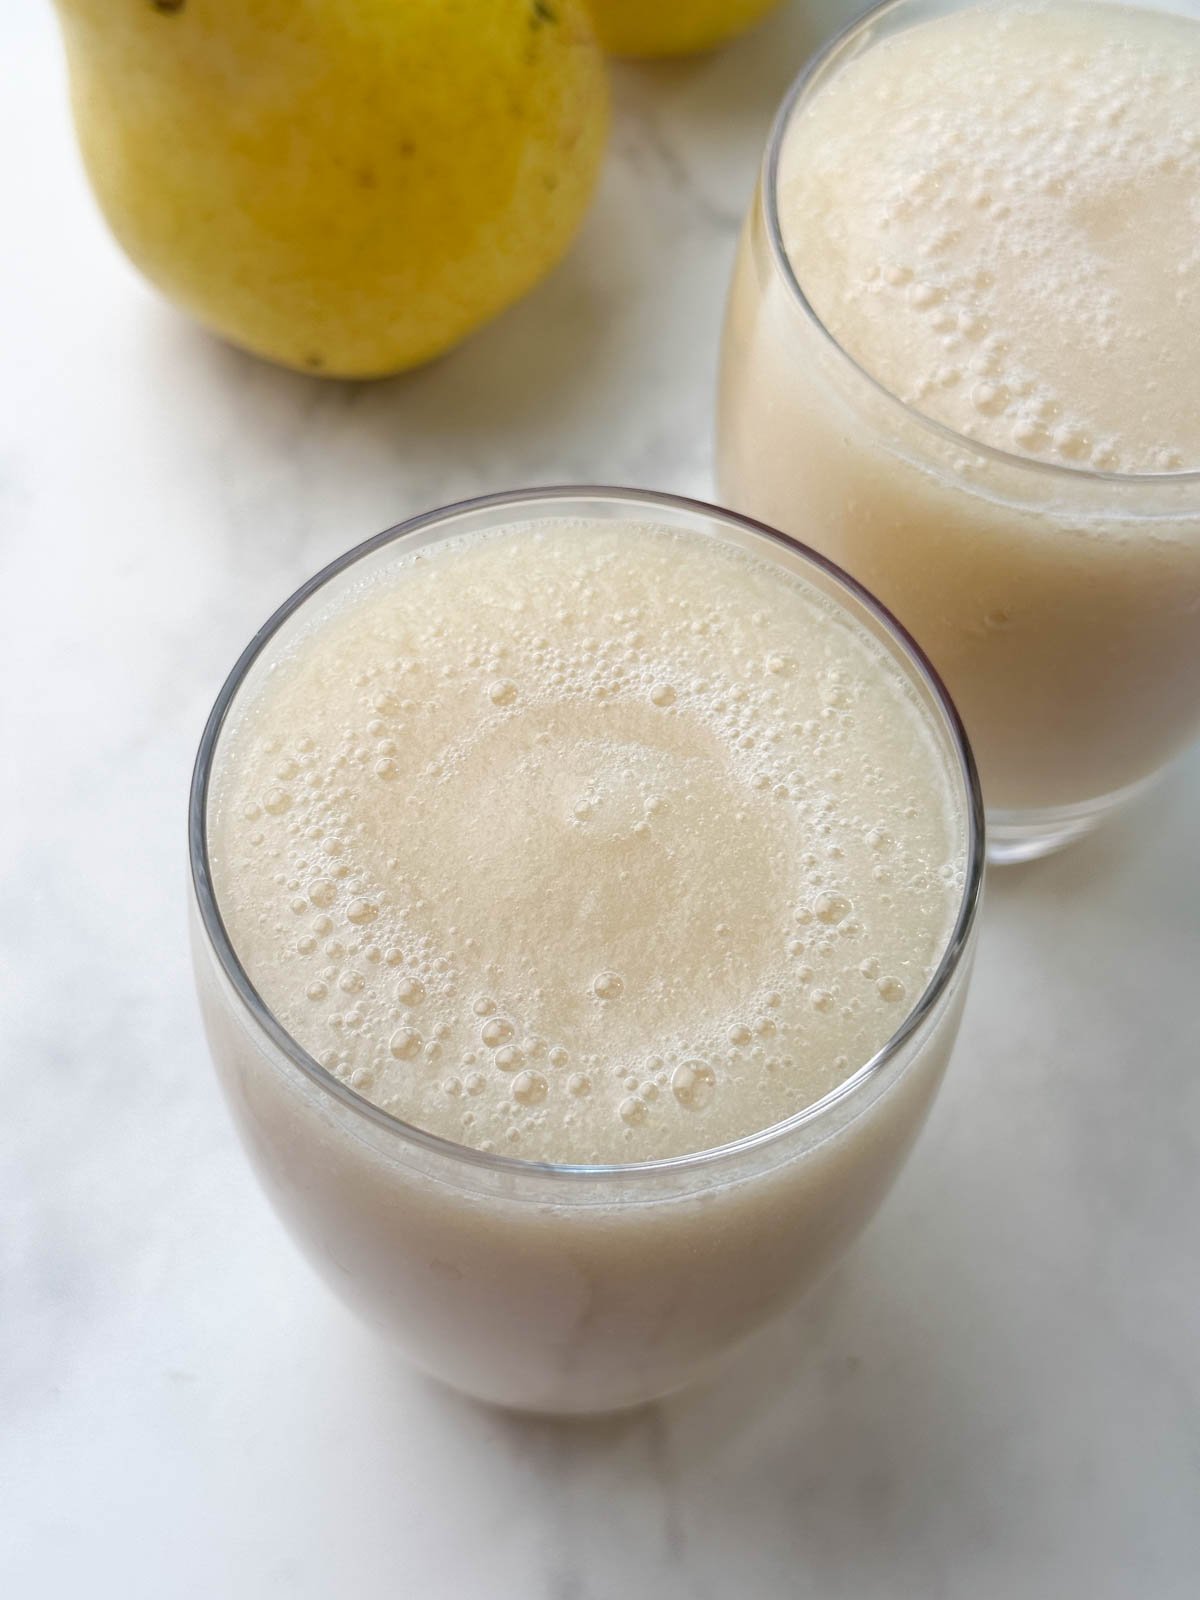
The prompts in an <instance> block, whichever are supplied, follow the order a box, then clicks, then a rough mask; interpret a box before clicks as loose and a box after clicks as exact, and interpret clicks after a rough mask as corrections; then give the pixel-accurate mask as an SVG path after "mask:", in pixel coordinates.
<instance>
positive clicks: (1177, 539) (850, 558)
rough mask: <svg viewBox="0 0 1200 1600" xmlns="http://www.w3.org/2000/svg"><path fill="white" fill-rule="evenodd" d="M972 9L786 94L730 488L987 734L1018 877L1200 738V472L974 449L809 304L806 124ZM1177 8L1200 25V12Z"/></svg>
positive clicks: (738, 281) (754, 235)
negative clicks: (885, 56) (799, 204)
mask: <svg viewBox="0 0 1200 1600" xmlns="http://www.w3.org/2000/svg"><path fill="white" fill-rule="evenodd" d="M1086 3H1090V4H1094V5H1101V4H1103V3H1104V0H1086ZM964 9H966V5H965V4H963V5H955V4H953V3H950V4H947V3H946V0H886V3H885V4H882V5H879V6H877V7H875V9H873V10H872V11H869V12H868V13H867V14H866V15H865V16H864V17H862V18H861V19H860V20H859V21H857V22H855V23H853V24H852V25H851V26H850V27H848V28H847V29H846V30H845V31H844V32H843V33H841V34H840V35H839V36H838V37H836V38H835V39H834V40H832V42H831V43H829V44H828V45H827V46H826V47H825V48H824V49H823V50H821V51H820V52H819V53H818V54H817V55H816V56H815V57H814V58H813V59H812V60H811V61H810V62H809V63H808V65H807V66H806V67H805V68H804V70H803V71H802V72H801V74H800V76H799V78H798V79H797V80H796V82H795V83H794V85H793V86H792V89H791V91H790V92H789V94H788V95H787V97H786V98H785V100H784V102H783V105H782V107H781V109H780V111H779V114H778V116H777V118H776V120H775V124H774V128H773V130H772V132H771V135H770V139H769V141H768V144H767V149H766V154H765V157H764V160H763V164H762V169H761V174H760V179H759V182H758V186H757V189H756V192H755V194H754V197H753V199H752V201H751V204H750V210H749V213H748V216H747V219H746V223H745V227H744V229H743V233H742V239H741V244H740V248H739V254H738V259H737V263H736V266H735V269H734V276H733V281H732V284H731V288H730V294H729V302H728V309H727V313H726V322H725V330H724V339H723V344H722V355H721V375H720V382H719V392H718V404H717V482H718V492H719V494H720V497H721V498H722V500H724V501H725V502H726V503H727V504H729V505H731V506H736V507H737V508H738V509H739V510H742V511H745V512H747V513H749V514H750V515H752V516H755V517H759V518H761V519H762V520H763V521H765V522H769V523H771V524H773V525H774V526H776V527H780V528H784V529H786V530H787V531H788V532H790V533H792V534H795V535H796V536H797V537H798V538H802V539H804V540H805V541H806V542H807V543H808V544H810V545H811V546H812V547H813V548H814V549H817V550H820V551H821V552H822V553H823V554H825V555H828V556H830V557H831V558H832V559H833V560H835V561H837V562H838V563H839V564H840V565H841V566H843V567H844V568H845V569H846V570H847V571H848V572H851V573H853V574H854V576H855V577H856V578H857V579H858V580H859V581H860V582H861V583H863V584H865V585H866V586H867V588H868V589H870V590H871V592H872V593H873V594H875V595H877V596H878V597H879V599H881V600H882V601H883V602H884V604H885V605H887V606H888V607H889V608H890V610H891V611H893V612H894V614H895V615H896V616H897V617H899V618H900V620H901V621H902V622H903V623H904V625H905V626H906V627H907V628H909V629H910V630H911V632H912V633H913V635H914V636H915V637H916V639H917V640H918V641H919V642H920V644H921V645H922V647H923V648H924V649H925V651H926V652H927V653H928V655H929V658H930V660H931V661H932V662H933V663H934V665H935V666H936V668H937V670H938V672H939V673H940V674H941V676H942V679H943V680H944V682H945V683H946V685H947V687H948V688H949V690H950V693H951V694H952V696H953V697H954V701H955V703H956V705H957V706H958V709H959V711H960V712H961V713H962V716H963V719H964V721H965V723H966V726H967V729H968V730H969V732H970V735H971V741H972V744H973V747H974V750H975V755H976V758H977V760H978V762H979V770H980V775H981V780H982V784H983V792H984V799H985V802H986V805H987V818H988V845H989V854H990V856H991V859H993V860H995V861H1014V860H1027V859H1030V858H1032V857H1035V856H1039V855H1043V854H1045V853H1046V852H1047V851H1050V850H1053V849H1056V848H1058V847H1059V846H1061V845H1064V844H1066V843H1068V842H1069V841H1071V840H1072V839H1075V838H1077V837H1079V836H1080V835H1082V834H1084V833H1087V832H1088V831H1090V830H1091V829H1092V828H1094V827H1095V826H1096V825H1097V824H1098V823H1099V822H1101V821H1102V820H1103V819H1104V818H1105V817H1106V816H1108V815H1109V814H1110V813H1111V812H1113V811H1115V810H1116V809H1117V808H1118V807H1119V806H1121V805H1123V804H1124V803H1125V802H1126V801H1128V800H1129V799H1131V798H1132V797H1133V796H1135V795H1136V794H1138V793H1139V792H1140V791H1141V790H1142V789H1144V788H1145V787H1146V786H1147V785H1148V784H1149V783H1150V782H1152V781H1153V779H1154V778H1155V776H1156V775H1157V774H1158V773H1159V772H1160V770H1161V769H1162V768H1163V766H1164V765H1165V764H1166V763H1167V762H1168V761H1169V760H1170V759H1171V757H1172V756H1174V755H1175V754H1176V753H1178V752H1179V751H1180V750H1182V749H1183V748H1184V747H1185V746H1186V745H1187V744H1188V743H1189V742H1190V741H1191V740H1192V739H1193V737H1194V736H1195V733H1196V730H1197V725H1198V723H1200V472H1194V471H1164V472H1158V473H1147V474H1124V475H1123V474H1114V473H1110V472H1100V471H1095V470H1092V469H1090V468H1087V467H1079V466H1075V465H1071V464H1059V463H1057V462H1047V461H1041V460H1032V459H1029V458H1026V457H1021V456H1017V455H1013V454H1009V453H1007V452H1005V451H1003V450H999V449H995V448H992V447H990V446H988V445H985V444H981V443H979V442H977V441H974V440H971V439H968V438H966V437H965V436H963V435H961V434H958V433H956V432H955V431H954V430H952V429H950V428H948V427H946V426H944V425H942V424H941V423H939V422H936V421H933V420H931V419H930V418H928V417H925V416H923V415H921V413H919V412H918V411H915V410H914V409H913V408H912V407H911V406H909V405H908V404H906V403H905V402H904V401H902V400H901V399H899V398H898V397H897V396H896V395H894V394H892V393H890V392H889V391H888V390H887V389H886V388H885V387H883V386H882V385H881V384H880V383H878V382H877V381H876V380H875V379H874V378H873V377H872V376H871V375H870V373H869V372H867V371H866V370H865V369H864V368H863V367H862V366H860V365H859V363H858V362H857V361H856V360H854V358H853V357H851V356H850V355H849V354H848V353H847V352H846V351H845V350H844V349H843V348H842V347H841V346H840V345H839V344H838V342H837V340H836V339H835V338H834V337H833V336H832V334H831V333H830V332H829V330H828V329H827V328H826V327H825V326H824V325H823V324H822V322H821V319H820V317H819V316H818V315H817V313H816V311H815V310H814V309H813V307H812V305H811V304H810V303H809V301H808V299H807V298H806V296H805V292H804V284H803V282H802V281H801V279H800V278H799V277H798V276H797V274H796V272H795V271H794V270H793V267H792V265H791V263H790V261H789V259H788V255H787V251H786V249H785V246H784V243H783V235H782V232H781V228H780V221H779V209H778V178H779V170H780V154H781V150H782V147H783V144H784V141H785V139H786V137H787V133H788V129H789V127H790V126H791V123H792V119H793V118H794V117H796V116H798V115H799V114H800V113H801V112H802V111H803V110H804V108H805V107H806V106H807V105H808V104H810V103H811V101H812V100H813V98H814V97H815V96H817V95H819V94H820V93H821V90H822V88H823V87H824V86H825V85H826V84H828V83H829V82H830V80H831V79H833V78H834V77H836V75H837V74H839V73H840V72H842V71H843V70H844V68H845V67H846V65H847V64H848V63H849V62H851V61H854V60H856V59H857V58H858V57H860V56H861V55H862V54H863V53H864V52H865V51H869V50H872V49H874V48H876V47H877V46H878V45H879V43H880V42H881V41H882V40H885V39H888V38H890V37H891V36H893V35H894V34H896V33H897V32H899V31H901V30H904V29H907V28H911V27H913V26H915V25H917V24H919V23H921V22H924V21H927V20H929V19H930V18H933V17H936V16H941V15H944V14H945V13H947V12H949V11H957V10H964ZM1174 9H1175V10H1176V11H1177V12H1182V13H1183V14H1184V15H1190V16H1193V17H1196V16H1200V0H1182V3H1181V4H1180V5H1178V6H1176V7H1175V8H1174Z"/></svg>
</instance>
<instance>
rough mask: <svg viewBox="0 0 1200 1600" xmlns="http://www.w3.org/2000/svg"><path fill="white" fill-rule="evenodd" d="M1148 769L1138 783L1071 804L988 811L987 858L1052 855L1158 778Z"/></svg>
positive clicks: (1001, 862)
mask: <svg viewBox="0 0 1200 1600" xmlns="http://www.w3.org/2000/svg"><path fill="white" fill-rule="evenodd" d="M1158 777H1159V774H1158V773H1157V772H1154V773H1151V775H1150V776H1149V777H1148V778H1143V779H1142V780H1141V781H1140V782H1139V783H1131V784H1129V786H1128V787H1127V788H1124V789H1117V790H1115V791H1114V792H1113V793H1112V794H1105V795H1101V796H1100V797H1099V799H1097V800H1087V801H1084V802H1083V803H1082V804H1080V805H1074V806H1046V807H1044V808H1043V809H1041V810H1029V811H989V812H988V814H987V858H988V860H989V862H991V863H992V865H993V866H998V867H1001V866H1009V865H1012V864H1015V863H1017V862H1020V861H1036V860H1037V859H1038V858H1039V856H1048V855H1052V854H1053V853H1054V851H1055V850H1062V849H1064V848H1065V847H1066V846H1067V845H1069V844H1074V842H1075V840H1076V839H1082V838H1083V837H1084V836H1085V835H1086V834H1089V833H1091V832H1092V831H1093V829H1095V828H1098V827H1099V826H1100V824H1101V823H1102V822H1107V821H1108V819H1109V818H1110V817H1111V816H1113V814H1114V813H1115V812H1117V811H1120V810H1122V809H1123V808H1124V807H1125V806H1127V805H1129V804H1130V803H1131V802H1132V801H1134V800H1136V799H1137V798H1138V797H1139V795H1143V794H1145V793H1146V791H1147V789H1149V788H1151V787H1152V786H1153V785H1154V784H1155V783H1157V781H1158Z"/></svg>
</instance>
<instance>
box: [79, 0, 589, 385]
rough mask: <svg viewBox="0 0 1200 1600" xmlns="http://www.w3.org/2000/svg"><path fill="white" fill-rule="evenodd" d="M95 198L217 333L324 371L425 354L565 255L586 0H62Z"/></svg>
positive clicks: (148, 265) (583, 105)
mask: <svg viewBox="0 0 1200 1600" xmlns="http://www.w3.org/2000/svg"><path fill="white" fill-rule="evenodd" d="M56 3H57V7H58V12H59V16H60V19H61V23H62V30H63V36H64V40H65V43H66V52H67V62H68V68H69V73H70V83H71V98H72V106H73V110H74V116H75V125H76V128H77V131H78V135H79V143H80V147H81V150H82V153H83V158H84V163H85V165H86V168H87V172H88V175H89V178H90V180H91V184H92V188H93V190H94V192H95V195H96V198H97V200H98V202H99V204H100V207H101V210H102V211H103V213H104V215H105V217H106V219H107V221H108V223H109V226H110V227H111V229H112V231H113V233H114V235H115V236H116V238H117V240H118V242H119V243H120V245H121V246H122V248H123V249H124V250H125V252H126V253H127V255H128V256H129V257H130V259H131V260H132V261H133V262H134V263H135V265H136V266H137V267H138V268H140V270H141V271H142V272H143V273H144V274H145V275H146V277H147V278H148V279H150V281H151V282H152V283H154V284H155V285H157V287H158V288H159V289H161V290H162V292H163V293H164V294H165V295H167V296H168V297H169V298H170V299H171V300H173V301H174V302H175V303H176V304H177V305H178V306H180V307H182V308H183V309H184V310H186V311H188V312H190V313H191V315H192V316H194V317H196V318H197V320H199V321H200V322H202V323H203V324H204V325H205V326H206V327H208V328H210V329H212V330H213V331H214V332H215V333H217V334H220V335H221V336H223V337H224V338H226V339H228V340H230V341H231V342H232V343H234V344H236V345H240V346H242V347H243V348H244V349H246V350H251V351H254V352H255V353H257V354H258V355H261V356H265V357H267V358H268V359H270V360H272V361H277V362H280V363H282V364H283V365H284V366H289V367H295V368H298V369H301V370H305V371H309V372H318V373H322V374H326V375H329V376H337V377H374V376H381V375H383V374H387V373H392V372H399V371H401V370H403V369H405V368H408V367H412V366H416V365H417V364H419V363H421V362H424V361H428V360H429V359H430V358H431V357H433V356H436V355H439V354H440V353H441V352H443V351H445V350H448V349H449V348H450V347H451V346H453V345H455V344H457V343H458V341H459V340H461V339H463V338H464V337H465V336H466V335H467V334H469V333H470V332H471V331H472V329H474V328H476V327H478V326H479V325H480V324H481V323H483V322H485V321H487V320H488V319H489V318H490V317H493V316H495V315H496V314H497V312H499V311H500V310H502V309H503V308H504V307H505V306H507V305H509V304H510V303H511V302H512V301H514V300H516V299H517V298H518V297H519V296H521V295H522V294H524V293H525V292H526V291H527V290H528V289H529V288H531V287H532V285H533V284H535V283H536V282H537V281H538V279H540V278H541V277H542V276H543V275H544V274H545V273H546V272H548V271H549V269H550V268H551V267H552V266H553V265H554V264H555V262H557V261H558V259H559V258H560V257H561V256H562V254H563V252H564V251H565V250H566V248H567V246H568V244H569V243H570V241H571V239H572V237H573V236H574V234H575V231H576V229H577V227H578V225H579V223H580V221H581V219H582V217H583V214H584V211H585V209H586V207H587V203H588V200H589V198H590V196H591V192H592V189H593V187H594V184H595V181H596V177H597V174H598V171H599V168H600V163H601V159H602V155H603V148H604V140H605V134H606V131H607V121H608V86H607V81H606V73H605V66H604V61H603V57H602V55H601V53H600V50H599V48H598V46H597V44H596V42H595V38H594V34H593V29H592V25H591V22H590V19H589V16H588V14H587V10H586V6H585V4H584V0H56Z"/></svg>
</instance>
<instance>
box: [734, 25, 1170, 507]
mask: <svg viewBox="0 0 1200 1600" xmlns="http://www.w3.org/2000/svg"><path fill="white" fill-rule="evenodd" d="M916 3H918V0H876V3H875V4H874V5H872V6H871V7H870V9H869V10H867V11H865V12H863V14H862V15H861V16H858V17H855V18H854V19H853V20H852V21H851V22H848V23H847V24H846V25H845V27H843V28H840V29H839V30H838V31H837V33H835V34H834V35H833V37H832V38H830V39H827V40H826V42H825V43H824V44H823V45H821V46H820V48H819V49H817V50H815V51H814V52H813V54H812V55H811V56H809V58H808V60H807V61H806V62H805V64H804V66H803V67H802V68H801V69H800V72H799V73H798V74H797V76H796V77H795V78H794V79H793V81H792V84H791V87H790V88H789V89H788V91H787V93H786V94H785V95H784V97H783V100H782V102H781V104H780V106H779V110H778V111H777V112H776V113H775V120H774V121H773V122H772V124H771V131H770V133H769V134H768V136H767V146H766V151H765V153H764V156H763V163H762V171H761V182H760V185H759V189H760V196H761V205H762V210H763V214H764V218H765V221H766V227H767V238H768V240H769V241H770V247H771V255H772V258H773V260H774V263H775V267H776V269H777V270H778V272H779V273H780V275H781V277H782V278H783V281H784V284H785V286H786V287H787V289H788V291H789V292H790V294H791V296H792V298H793V299H794V300H795V301H796V302H797V304H798V305H799V307H800V310H801V312H802V313H803V314H804V316H805V317H806V319H807V320H808V321H809V322H810V323H811V324H812V326H813V327H815V328H816V330H817V332H818V333H820V334H821V335H822V336H823V338H824V339H825V340H826V341H827V343H828V345H829V347H830V348H831V349H833V350H834V351H835V352H836V353H837V355H838V356H839V357H840V358H841V359H842V360H843V361H844V362H845V363H846V364H847V365H848V366H849V367H850V368H851V369H852V370H853V371H854V372H855V373H857V375H858V376H859V377H860V378H862V379H864V380H865V381H866V383H867V384H868V385H869V386H870V388H871V389H872V390H874V392H875V393H876V394H878V395H881V396H882V397H883V399H884V400H886V401H888V402H889V403H890V404H891V405H892V406H894V407H896V408H897V409H898V410H899V411H900V412H901V413H902V414H903V415H904V416H905V417H907V418H909V419H910V420H911V421H913V422H915V423H916V424H917V425H918V426H919V427H920V428H921V429H922V430H924V431H925V432H927V433H930V434H932V435H933V436H934V437H935V438H937V439H939V440H941V441H942V442H943V443H946V444H952V445H956V446H958V447H959V448H960V449H963V450H967V451H973V452H975V453H976V454H978V455H980V456H982V457H983V458H984V459H985V460H987V461H995V462H997V463H999V464H1000V465H1002V466H1004V467H1007V468H1010V469H1013V470H1017V471H1020V472H1025V473H1029V474H1030V475H1031V476H1036V477H1042V478H1048V479H1050V480H1052V481H1057V482H1063V483H1066V482H1074V483H1099V484H1104V485H1112V486H1114V487H1119V486H1121V485H1128V486H1130V488H1131V489H1141V490H1142V491H1145V490H1146V489H1147V488H1148V487H1151V486H1153V487H1155V488H1162V487H1164V486H1166V485H1172V484H1175V485H1180V484H1181V485H1183V486H1185V487H1188V486H1192V485H1194V486H1196V487H1197V488H1200V467H1181V468H1173V469H1171V470H1169V471H1166V472H1108V471H1103V470H1101V469H1100V468H1098V467H1089V466H1075V465H1074V464H1072V463H1071V462H1067V461H1045V460H1042V459H1041V458H1040V457H1037V456H1023V455H1018V454H1017V452H1016V451H1014V450H1004V449H1002V448H1001V447H1000V446H999V445H992V444H986V443H985V442H984V441H983V440H980V439H972V438H971V437H970V436H969V435H968V434H965V433H960V432H959V431H958V429H957V428H952V427H950V426H949V424H948V423H945V422H939V421H938V419H937V418H936V417H931V416H929V415H927V414H926V413H925V412H924V411H921V410H919V409H918V408H917V407H916V406H914V405H910V404H909V402H908V401H907V400H904V399H901V397H900V396H899V395H898V394H897V393H896V392H895V391H894V390H893V389H889V388H888V386H887V384H886V383H883V382H881V381H880V379H878V378H877V377H875V375H874V373H872V372H871V371H870V370H869V369H868V368H867V367H865V366H864V365H863V364H862V362H861V361H859V360H858V359H857V358H856V357H855V356H853V355H851V354H850V352H849V350H847V349H846V347H845V345H843V344H842V342H841V341H840V340H839V339H838V338H837V336H836V335H835V334H834V333H833V332H832V331H831V329H829V328H828V327H827V326H826V324H825V322H824V320H823V318H822V317H821V316H820V314H819V313H818V311H817V310H816V307H815V306H814V305H813V304H812V302H811V301H810V300H809V298H808V296H807V295H806V294H805V292H804V290H803V288H802V287H801V285H800V279H799V277H798V276H797V273H796V270H795V268H794V267H793V266H792V262H791V259H790V257H789V256H788V253H787V247H786V245H785V244H784V242H783V230H782V228H781V226H780V222H779V166H780V158H781V156H782V152H783V144H784V140H785V138H786V136H787V131H788V128H789V127H790V125H791V121H792V118H793V117H794V116H795V115H796V113H797V112H798V111H799V110H800V109H801V107H802V105H803V103H804V102H805V101H806V100H807V99H809V98H810V97H811V96H812V95H813V94H815V93H816V92H817V91H818V90H819V88H820V82H821V80H823V79H824V77H825V76H826V74H827V73H828V72H830V71H831V70H840V67H839V66H838V65H837V58H838V57H839V56H841V55H842V54H844V52H845V51H847V50H848V49H849V47H850V46H851V45H852V44H853V42H854V41H855V40H856V39H857V38H858V37H859V36H860V35H862V34H864V33H867V32H869V31H870V30H871V29H872V28H874V27H875V26H876V24H877V23H878V22H879V21H880V19H881V18H883V17H885V16H886V15H887V14H888V13H889V12H892V11H898V10H900V9H902V8H904V7H907V6H912V5H914V4H916ZM981 3H983V4H986V0H959V3H958V4H957V5H956V6H955V7H954V8H953V9H954V10H957V11H966V10H970V9H972V8H973V7H974V6H975V5H978V4H981ZM1092 3H1093V4H1109V5H1119V4H1120V0H1092ZM1135 3H1137V0H1135ZM1140 8H1141V9H1143V10H1148V11H1151V10H1152V11H1159V10H1160V9H1161V8H1160V7H1159V6H1157V5H1155V4H1149V5H1141V7H1140ZM1162 15H1164V16H1178V15H1180V13H1178V12H1171V11H1165V10H1163V11H1162Z"/></svg>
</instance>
